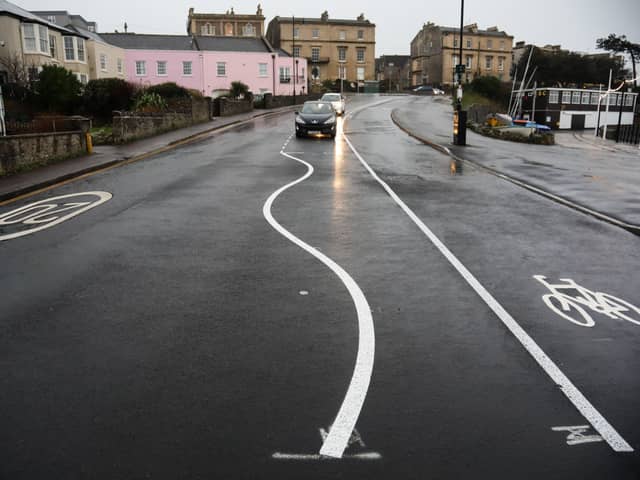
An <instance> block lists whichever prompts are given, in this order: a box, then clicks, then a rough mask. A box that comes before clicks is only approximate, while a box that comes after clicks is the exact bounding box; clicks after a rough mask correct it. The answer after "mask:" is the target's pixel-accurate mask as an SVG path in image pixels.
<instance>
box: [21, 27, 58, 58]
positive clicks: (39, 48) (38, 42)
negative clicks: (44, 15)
mask: <svg viewBox="0 0 640 480" xmlns="http://www.w3.org/2000/svg"><path fill="white" fill-rule="evenodd" d="M27 29H31V31H32V33H33V36H31V37H27V36H26V30H27ZM21 30H22V46H23V48H24V52H25V53H38V54H42V55H46V56H48V57H50V56H51V52H50V51H49V29H48V28H47V27H45V26H43V25H40V24H38V23H23V24H22V28H21ZM43 36H44V37H43ZM28 40H29V41H33V48H30V46H29V45H27V41H28ZM43 47H46V48H44V49H43Z"/></svg>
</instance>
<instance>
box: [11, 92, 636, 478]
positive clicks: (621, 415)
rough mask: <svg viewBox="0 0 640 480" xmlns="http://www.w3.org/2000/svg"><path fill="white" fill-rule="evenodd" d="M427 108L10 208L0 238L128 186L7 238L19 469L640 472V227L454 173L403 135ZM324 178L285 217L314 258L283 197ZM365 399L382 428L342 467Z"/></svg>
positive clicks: (106, 179)
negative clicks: (336, 445) (329, 135)
mask: <svg viewBox="0 0 640 480" xmlns="http://www.w3.org/2000/svg"><path fill="white" fill-rule="evenodd" d="M403 102H406V99H402V98H394V97H362V98H358V99H356V100H352V101H351V102H350V103H349V104H348V106H347V107H348V110H347V111H348V113H349V117H348V118H347V119H346V121H344V122H343V121H342V120H341V123H340V127H341V128H343V129H344V134H345V135H344V136H343V135H339V136H338V139H337V140H336V142H332V141H331V140H328V139H295V138H291V134H292V133H293V131H292V127H293V115H290V116H280V117H273V118H265V119H260V120H256V121H255V122H253V123H249V124H247V125H245V126H242V127H239V128H237V129H234V130H233V131H230V132H227V133H224V134H221V135H213V136H212V137H211V138H210V139H208V140H205V141H202V142H199V143H196V144H192V145H190V146H187V147H183V148H180V149H178V150H175V151H173V152H170V153H167V154H164V155H161V156H159V157H156V158H153V159H150V160H146V161H142V162H138V163H135V164H131V165H127V166H125V167H121V168H117V169H114V170H111V171H109V172H106V173H102V174H99V175H95V176H92V177H89V178H87V179H84V180H80V181H78V182H75V183H72V184H69V185H65V186H63V187H60V188H58V189H54V190H52V191H49V192H46V193H43V194H39V195H38V196H35V197H33V198H30V199H27V200H22V201H20V202H19V203H17V204H13V205H8V206H5V207H2V209H0V222H3V221H4V223H5V224H2V223H0V228H1V229H2V230H0V235H3V234H6V233H8V232H9V230H11V231H16V230H19V229H27V228H32V227H33V223H32V224H27V225H21V224H11V225H8V223H9V220H11V217H9V218H8V219H7V216H6V213H7V212H9V211H12V210H14V209H17V208H19V207H22V206H24V205H27V204H30V203H33V202H36V201H39V200H45V199H50V198H51V197H55V196H63V195H68V194H75V193H81V192H108V193H110V194H111V195H112V198H111V199H110V200H108V201H107V202H105V203H103V204H101V205H98V206H96V207H95V208H93V209H91V210H88V211H86V212H84V213H81V214H79V215H77V216H76V217H73V218H72V219H69V220H68V221H65V222H63V223H60V224H58V225H56V226H53V227H51V228H48V229H44V230H41V231H38V232H35V233H33V234H30V235H25V236H23V237H20V238H15V239H12V240H6V241H2V242H0V259H1V260H2V264H3V269H2V272H1V273H0V282H1V284H2V286H3V288H2V293H1V294H0V299H1V300H2V305H3V309H2V314H1V315H0V332H1V334H0V351H1V352H2V356H1V357H0V367H1V368H2V372H3V373H2V376H1V377H0V378H1V380H0V392H1V393H0V432H1V433H0V452H1V453H0V455H1V456H2V457H1V460H2V461H0V477H1V478H8V479H9V478H10V479H17V478H44V477H53V478H105V479H106V478H322V479H325V478H369V479H370V478H380V479H382V478H416V479H423V478H466V477H471V476H472V475H473V476H475V477H476V478H514V477H515V478H550V479H553V478H567V477H569V478H584V479H601V478H617V479H627V478H628V479H633V478H638V475H639V473H640V462H639V456H638V449H640V413H639V412H638V408H637V404H638V399H639V398H640V380H638V378H639V377H638V375H637V373H636V372H637V371H638V367H640V325H638V324H636V323H633V322H632V321H628V320H625V319H624V317H623V316H624V315H625V314H626V315H628V316H629V317H630V318H631V320H634V319H638V320H639V321H640V318H639V317H640V315H636V316H635V317H632V316H631V315H632V314H634V313H635V311H634V310H633V305H638V304H640V297H639V296H638V292H640V277H639V276H638V274H637V266H638V265H639V264H640V244H639V243H638V242H639V240H638V237H637V236H634V235H632V234H630V233H628V232H625V231H623V230H621V229H619V228H616V227H613V226H610V225H607V224H604V223H601V222H598V221H597V220H595V219H593V218H591V217H587V216H585V215H582V214H580V213H578V212H575V211H573V210H571V209H568V208H566V207H562V206H559V205H557V204H554V203H552V202H550V201H549V200H546V199H544V198H541V197H538V196H536V195H534V194H532V193H530V192H528V191H526V190H523V189H520V188H518V187H516V186H515V185H512V184H510V183H507V182H504V181H502V180H500V179H498V178H496V177H495V176H491V175H487V174H486V173H483V172H481V171H478V170H475V169H474V168H472V167H468V166H467V165H460V164H456V163H452V162H451V161H450V159H449V158H448V157H445V156H443V155H441V154H439V153H437V152H435V151H433V150H432V149H430V148H429V147H426V146H424V145H422V144H420V143H418V142H417V141H415V140H413V139H411V138H410V137H408V136H407V135H405V134H404V133H402V132H400V131H399V130H398V129H397V128H396V127H395V126H394V124H393V123H392V122H391V120H390V114H391V111H392V110H393V109H394V108H397V107H398V105H399V104H402V103H403ZM347 139H348V142H347ZM349 142H350V144H349ZM281 151H284V152H285V153H286V154H287V155H286V156H285V155H283V154H282V153H281ZM356 152H357V154H356ZM367 166H369V167H370V168H371V169H372V172H373V174H375V175H377V176H378V178H379V180H380V181H381V182H384V184H386V185H387V187H388V188H389V189H390V190H391V191H392V193H395V194H397V197H396V198H394V197H393V196H392V195H391V194H390V191H389V190H385V188H384V185H383V184H382V183H381V182H379V181H377V180H376V178H375V177H374V175H372V172H370V171H368V170H367ZM311 169H313V172H312V174H311V175H310V176H309V177H308V178H305V179H304V181H301V182H300V183H297V184H295V185H292V186H291V187H290V188H288V189H285V190H282V191H281V192H280V194H279V195H277V197H275V198H274V199H273V204H272V207H271V209H270V212H271V214H272V216H273V219H275V220H276V221H277V222H278V223H279V224H280V225H281V227H282V228H283V229H285V230H286V231H287V232H288V233H289V234H290V235H291V237H292V238H297V239H299V240H300V241H302V242H304V243H305V245H307V246H308V247H309V250H304V249H303V248H301V247H300V245H297V244H296V243H295V241H293V240H292V238H287V237H286V236H283V234H282V232H278V231H276V229H274V227H273V225H271V224H269V223H268V221H267V219H266V218H265V215H264V213H265V212H264V208H265V202H266V201H267V199H268V198H269V197H270V196H272V194H274V192H276V191H278V190H279V189H281V188H282V187H284V186H285V185H288V184H290V183H292V182H295V181H296V180H298V179H301V178H303V177H304V176H305V175H307V174H308V173H309V172H310V171H311ZM398 201H399V202H400V203H399V202H398ZM48 203H53V202H51V201H49V202H48ZM403 205H404V209H403V207H402V206H403ZM70 208H71V207H70ZM410 214H413V215H414V217H413V218H412V217H411V215H410ZM48 215H53V214H52V213H50V212H49V214H48ZM23 216H26V215H23ZM3 218H4V220H3ZM13 218H14V219H15V218H17V217H13ZM32 220H33V217H32ZM35 220H37V221H41V222H43V223H44V222H45V221H46V220H47V218H46V215H43V216H41V217H39V218H38V217H36V218H35ZM422 227H425V228H427V229H428V232H430V233H431V234H432V235H433V237H431V238H430V237H429V236H428V235H427V234H425V231H424V229H423V228H422ZM434 238H437V240H436V241H434ZM438 241H440V242H441V244H438ZM443 247H444V252H447V251H448V252H449V253H450V255H451V256H452V257H453V259H454V260H456V261H457V262H458V263H456V261H453V260H452V258H451V257H449V258H448V257H447V256H446V255H445V254H444V253H443ZM314 255H315V256H314ZM323 258H324V259H329V260H330V261H332V262H334V263H335V265H337V266H338V267H340V269H341V270H342V271H343V272H345V273H347V274H348V276H349V277H350V278H351V279H352V280H353V282H354V283H355V285H356V286H357V288H358V289H359V290H360V291H361V292H362V294H363V295H364V297H365V300H366V305H367V308H368V310H369V311H370V313H371V320H372V325H373V329H374V330H375V339H371V338H369V337H366V336H365V337H364V338H367V343H366V344H364V345H363V344H362V339H363V333H366V325H367V322H366V321H367V319H366V318H364V317H366V316H363V315H361V313H362V312H361V311H360V310H359V309H358V306H359V304H358V301H356V300H354V297H353V296H352V295H353V291H352V290H351V289H348V288H347V286H346V285H348V281H347V280H345V278H344V277H342V276H340V275H339V274H337V273H336V270H332V269H331V268H329V267H328V265H327V264H326V263H323V260H322V259H323ZM461 265H462V267H464V268H463V270H462V272H464V271H466V272H468V273H469V274H471V275H472V276H473V278H474V279H475V280H476V281H477V282H478V283H479V284H480V286H481V287H482V288H484V289H485V291H486V292H488V293H489V294H490V295H491V296H492V298H493V299H494V301H495V302H496V304H498V305H499V306H500V307H502V308H503V309H504V311H505V312H507V313H508V314H509V315H510V317H511V318H512V319H513V320H514V321H515V322H516V323H517V325H518V326H520V327H521V328H522V330H523V331H524V332H525V333H526V335H528V338H530V339H531V340H532V341H533V342H535V344H536V345H537V346H538V347H539V349H540V350H541V351H543V352H544V353H545V354H546V355H548V358H549V359H550V360H551V361H552V362H554V365H556V367H557V368H558V369H559V370H560V371H561V372H562V373H563V374H564V375H566V378H568V379H569V380H570V381H571V382H572V385H574V386H575V388H576V389H577V390H578V391H579V392H580V393H581V394H582V395H583V396H584V398H585V399H586V400H587V401H588V402H589V405H590V406H591V408H592V409H593V410H594V411H596V412H597V413H598V414H599V415H600V416H601V417H599V418H602V419H604V420H605V421H606V423H607V425H609V426H610V427H611V429H612V430H613V432H614V433H615V434H616V435H617V436H618V437H615V435H613V437H612V436H611V431H610V430H609V429H608V428H605V427H606V426H603V425H602V424H597V425H589V421H587V420H586V419H585V417H584V412H585V411H587V412H590V411H591V410H589V408H587V407H585V406H584V405H583V404H581V403H580V402H578V404H579V405H578V406H579V407H580V408H583V410H582V413H581V410H579V408H577V406H576V404H575V403H572V401H570V398H568V397H567V396H566V395H565V394H564V393H563V392H562V390H563V389H562V388H560V387H559V386H558V384H557V383H556V381H555V380H552V379H551V378H550V376H549V374H548V372H547V371H545V369H544V368H542V367H541V366H540V364H539V363H537V361H536V358H535V356H534V355H532V354H531V353H529V352H528V351H527V350H526V349H525V348H524V347H523V345H522V343H521V340H518V338H516V336H514V334H513V333H512V331H510V330H509V328H508V327H507V324H506V323H505V322H504V321H503V319H502V318H501V317H500V315H497V314H496V308H497V307H496V306H495V304H491V302H490V301H487V298H482V297H481V296H479V295H478V293H477V290H474V289H473V288H472V286H471V285H470V280H469V278H465V275H463V274H462V273H461V268H460V266H461ZM534 275H537V276H544V277H546V281H547V282H549V283H553V284H563V283H567V282H566V281H561V280H560V279H572V280H573V281H574V282H575V283H576V284H577V285H579V286H580V287H584V288H586V289H589V290H590V291H591V292H604V293H607V294H610V295H613V296H615V297H618V298H620V299H623V300H626V301H627V302H629V303H630V304H633V305H632V306H630V307H629V308H625V306H624V304H620V303H619V302H618V303H616V302H615V301H614V300H613V299H612V298H611V297H602V296H597V295H595V294H594V295H593V296H594V297H595V300H594V299H593V298H592V299H591V301H590V302H587V303H590V305H591V306H590V307H589V306H584V304H578V306H580V305H582V308H583V312H584V313H586V314H587V316H588V317H589V318H590V319H591V320H592V322H593V323H594V325H593V326H592V327H585V326H581V325H579V324H578V323H580V322H583V323H588V320H587V319H586V317H585V316H584V315H583V314H581V313H580V312H578V311H577V310H576V309H575V307H574V309H573V310H572V313H573V317H572V318H573V319H574V322H572V321H570V320H568V319H566V318H563V317H561V316H560V315H558V313H555V312H554V311H552V310H551V309H550V308H549V306H547V304H545V302H544V301H543V298H542V297H543V295H545V294H549V293H550V290H549V289H548V288H547V287H545V286H544V285H543V283H542V282H541V280H539V279H536V278H534ZM565 293H567V294H571V295H573V296H578V293H576V289H575V288H572V289H571V290H570V291H566V292H565ZM581 295H582V296H583V297H584V295H586V294H585V293H584V291H583V293H582V294H581ZM548 301H549V302H550V304H551V305H552V306H553V305H555V304H554V303H553V302H557V301H558V300H557V299H551V300H548ZM574 304H575V301H574ZM360 306H362V305H360ZM594 309H595V310H594ZM598 309H600V313H598V312H597V311H596V310H598ZM602 312H608V313H609V315H606V314H605V313H602ZM616 312H617V314H616ZM611 317H613V318H611ZM575 322H578V323H575ZM372 342H373V343H372ZM363 351H364V352H365V353H367V352H368V353H369V354H371V355H372V357H371V358H373V364H372V375H371V378H370V383H368V384H367V385H363V384H362V383H359V382H356V383H355V384H354V382H353V378H354V372H359V371H360V372H365V374H366V372H367V369H366V368H365V367H366V366H367V365H366V363H367V361H366V360H367V357H366V356H362V357H360V356H358V355H359V354H362V352H363ZM357 356H358V358H359V359H361V360H363V361H362V362H356V357H357ZM543 363H544V362H543ZM367 380H368V379H367ZM354 385H355V386H354ZM367 387H368V388H367ZM348 391H351V392H356V393H357V394H360V395H363V398H364V404H363V405H362V409H361V410H359V409H358V408H356V407H357V405H356V406H354V404H347V403H343V402H345V395H346V393H347V392H348ZM347 396H348V395H347ZM356 396H357V395H356ZM573 400H574V401H575V398H574V399H573ZM345 405H346V407H345ZM341 407H345V408H346V411H347V412H346V413H347V415H346V417H349V416H350V415H351V416H352V417H353V418H355V420H356V421H357V423H356V431H355V432H354V434H353V435H352V436H351V438H349V441H348V442H347V443H348V444H347V448H346V449H345V450H344V452H343V455H342V457H343V458H342V459H330V458H327V457H320V456H319V452H320V449H321V447H322V445H323V441H325V440H326V438H328V436H331V434H332V433H333V434H335V433H336V432H337V431H338V429H339V428H340V427H339V426H337V427H334V428H335V429H336V430H335V431H333V432H332V429H331V426H332V423H333V421H334V419H335V418H336V415H337V414H338V411H339V409H340V408H341ZM585 409H586V410H585ZM583 427H584V428H583ZM607 435H610V436H609V437H607V439H604V440H603V438H602V436H607ZM605 440H608V441H605ZM617 440H622V441H623V442H625V444H626V446H627V447H629V448H628V449H632V450H634V451H632V452H629V451H615V450H616V449H617V450H625V447H624V445H621V444H620V443H616V441H617ZM612 443H613V445H612Z"/></svg>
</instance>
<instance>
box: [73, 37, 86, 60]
mask: <svg viewBox="0 0 640 480" xmlns="http://www.w3.org/2000/svg"><path fill="white" fill-rule="evenodd" d="M74 43H75V44H76V58H77V59H78V62H81V63H86V61H87V50H86V48H85V47H86V44H85V42H84V38H80V37H75V40H74ZM80 57H82V58H80Z"/></svg>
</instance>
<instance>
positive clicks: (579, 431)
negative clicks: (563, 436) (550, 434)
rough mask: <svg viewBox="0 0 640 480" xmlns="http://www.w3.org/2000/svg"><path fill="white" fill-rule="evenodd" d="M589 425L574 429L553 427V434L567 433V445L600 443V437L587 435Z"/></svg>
mask: <svg viewBox="0 0 640 480" xmlns="http://www.w3.org/2000/svg"><path fill="white" fill-rule="evenodd" d="M590 429H591V425H578V426H575V427H553V428H551V430H553V431H554V432H569V435H567V445H581V444H583V443H595V442H602V441H603V439H602V437H601V436H600V435H587V432H589V430H590Z"/></svg>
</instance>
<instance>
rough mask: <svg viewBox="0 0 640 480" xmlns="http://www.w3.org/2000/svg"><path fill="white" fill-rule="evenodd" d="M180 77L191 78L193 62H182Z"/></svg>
mask: <svg viewBox="0 0 640 480" xmlns="http://www.w3.org/2000/svg"><path fill="white" fill-rule="evenodd" d="M182 76H183V77H192V76H193V62H192V61H191V60H183V61H182Z"/></svg>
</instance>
